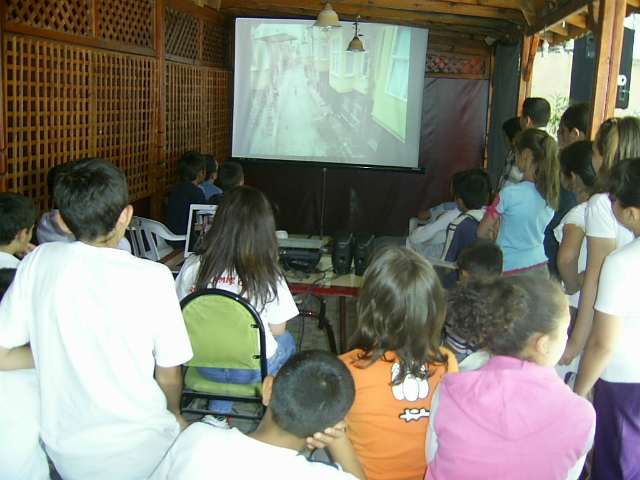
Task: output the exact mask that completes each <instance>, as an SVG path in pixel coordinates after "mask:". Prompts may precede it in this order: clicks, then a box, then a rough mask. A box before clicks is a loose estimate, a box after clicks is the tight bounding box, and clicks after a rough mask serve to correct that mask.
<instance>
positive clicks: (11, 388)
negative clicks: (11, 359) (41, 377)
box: [0, 369, 49, 480]
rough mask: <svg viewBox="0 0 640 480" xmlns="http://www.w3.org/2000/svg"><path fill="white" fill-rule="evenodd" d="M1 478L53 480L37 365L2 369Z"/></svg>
mask: <svg viewBox="0 0 640 480" xmlns="http://www.w3.org/2000/svg"><path fill="white" fill-rule="evenodd" d="M0 479H2V480H49V463H48V462H47V455H46V454H45V453H44V449H43V448H42V446H41V445H40V390H39V388H38V375H37V374H36V371H35V370H34V369H30V370H15V371H13V372H0Z"/></svg>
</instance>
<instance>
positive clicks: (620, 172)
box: [609, 158, 640, 235]
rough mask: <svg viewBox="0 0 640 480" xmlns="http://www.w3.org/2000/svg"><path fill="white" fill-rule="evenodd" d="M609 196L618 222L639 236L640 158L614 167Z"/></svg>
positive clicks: (622, 162)
mask: <svg viewBox="0 0 640 480" xmlns="http://www.w3.org/2000/svg"><path fill="white" fill-rule="evenodd" d="M609 194H610V196H611V200H612V201H613V202H614V204H613V213H614V214H615V216H616V218H617V219H618V221H619V222H620V223H621V224H622V225H624V226H625V227H627V228H629V229H630V230H632V231H633V232H634V233H636V235H637V234H638V227H639V226H640V158H633V159H628V160H623V161H621V162H618V163H617V164H616V165H615V166H614V167H613V169H612V170H611V186H610V188H609Z"/></svg>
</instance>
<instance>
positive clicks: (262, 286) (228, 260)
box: [196, 186, 282, 305]
mask: <svg viewBox="0 0 640 480" xmlns="http://www.w3.org/2000/svg"><path fill="white" fill-rule="evenodd" d="M198 254H199V255H201V258H202V264H201V267H200V271H199V272H198V279H197V281H196V288H198V289H200V288H206V287H207V285H208V283H209V282H210V281H211V280H212V279H216V280H217V279H219V278H220V277H221V276H222V275H223V274H224V273H225V272H234V271H235V273H236V274H237V275H238V276H239V277H240V279H241V280H242V289H243V290H242V292H243V293H241V295H244V293H246V292H248V294H249V296H250V297H251V298H252V299H254V300H255V301H260V302H261V303H262V304H263V305H264V304H266V303H268V301H269V299H273V295H274V294H275V292H276V291H277V283H278V280H279V279H280V277H281V275H282V274H281V270H280V266H279V264H278V242H277V239H276V223H275V220H274V217H273V210H272V209H271V205H270V203H269V200H268V199H267V197H266V196H265V195H264V194H263V193H262V192H260V191H259V190H256V189H255V188H251V187H246V186H240V187H237V188H234V189H232V190H231V191H229V192H228V194H227V195H226V196H225V197H224V199H223V200H222V202H221V203H220V205H219V206H218V209H217V210H216V214H215V216H214V217H213V221H212V222H211V228H210V229H209V232H207V235H206V236H205V237H204V241H203V244H202V246H201V248H200V250H199V251H198ZM214 283H215V282H214Z"/></svg>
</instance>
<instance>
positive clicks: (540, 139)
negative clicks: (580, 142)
mask: <svg viewBox="0 0 640 480" xmlns="http://www.w3.org/2000/svg"><path fill="white" fill-rule="evenodd" d="M513 146H514V148H515V150H516V152H518V153H522V152H523V151H524V150H525V149H528V150H530V151H531V153H532V154H533V163H534V165H535V167H536V171H535V175H534V179H535V181H536V188H537V190H538V192H540V195H542V198H544V199H545V201H546V202H547V205H549V206H550V207H551V208H553V209H554V210H558V203H559V202H560V161H559V159H558V143H557V142H556V141H555V140H554V139H553V137H552V136H551V135H549V134H548V133H547V132H545V131H543V130H538V129H537V128H530V129H527V130H525V131H523V132H521V133H519V134H518V135H517V136H516V138H515V140H514V145H513Z"/></svg>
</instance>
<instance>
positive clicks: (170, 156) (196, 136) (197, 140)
mask: <svg viewBox="0 0 640 480" xmlns="http://www.w3.org/2000/svg"><path fill="white" fill-rule="evenodd" d="M203 72H204V69H203V68H199V67H192V66H189V65H181V64H176V63H171V62H168V63H167V131H166V145H167V147H166V150H167V154H166V189H167V190H170V189H172V188H173V187H174V186H175V184H176V183H177V182H178V171H177V165H178V158H180V155H182V154H183V153H185V152H188V151H189V150H198V151H202V146H203V145H202V138H203V135H204V134H205V131H204V130H205V128H204V124H203V115H202V112H203V107H202V105H203V99H202V92H203ZM203 153H209V152H203Z"/></svg>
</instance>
